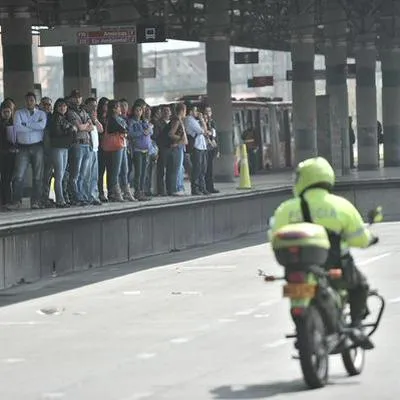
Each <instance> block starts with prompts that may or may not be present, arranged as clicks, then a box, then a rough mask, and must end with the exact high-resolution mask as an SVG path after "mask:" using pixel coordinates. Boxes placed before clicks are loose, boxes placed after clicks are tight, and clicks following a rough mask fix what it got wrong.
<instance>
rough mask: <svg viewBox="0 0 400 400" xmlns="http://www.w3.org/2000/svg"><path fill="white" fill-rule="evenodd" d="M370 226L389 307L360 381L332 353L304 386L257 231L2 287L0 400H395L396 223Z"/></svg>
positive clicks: (399, 246) (366, 258)
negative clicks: (315, 381)
mask: <svg viewBox="0 0 400 400" xmlns="http://www.w3.org/2000/svg"><path fill="white" fill-rule="evenodd" d="M374 230H375V231H376V232H377V233H378V234H379V235H380V237H381V243H380V244H379V245H378V246H376V247H374V248H371V249H369V250H364V251H357V252H355V255H356V257H357V260H358V262H359V264H360V265H361V266H362V268H363V269H364V270H365V272H366V273H367V275H368V276H369V278H370V281H371V282H372V285H373V286H374V287H377V288H379V289H380V291H381V292H382V294H383V295H384V296H385V297H386V299H387V301H388V305H387V311H386V314H385V316H384V319H383V323H382V326H381V329H380V330H379V331H378V332H377V334H376V336H374V341H375V344H376V349H375V350H374V351H373V352H370V353H369V354H368V357H367V364H366V368H365V371H364V373H363V374H362V375H361V376H359V377H355V378H348V377H346V374H345V370H344V368H343V366H342V365H341V361H340V359H336V358H332V360H331V374H330V375H331V378H330V383H329V385H328V386H327V387H326V388H324V389H322V390H316V391H309V390H306V389H305V386H304V384H303V381H302V376H301V372H300V367H299V364H298V361H295V360H292V359H291V356H292V354H294V350H293V343H292V341H290V340H285V339H284V335H285V334H286V333H291V332H292V330H293V328H292V325H291V321H290V318H289V315H288V303H287V300H284V299H282V298H281V284H280V283H273V284H264V283H263V282H262V281H261V280H260V279H259V278H258V277H257V268H259V267H264V268H265V269H268V270H269V271H271V272H280V271H281V270H280V268H279V267H277V266H276V264H275V262H274V260H273V256H272V254H271V251H270V249H269V246H268V245H266V244H261V245H260V244H259V243H260V242H261V241H262V240H263V237H262V236H257V237H252V238H245V239H242V240H241V241H240V243H239V242H233V243H230V244H222V245H219V246H214V247H211V248H207V249H198V250H193V251H188V252H185V253H180V254H171V255H168V256H164V257H157V258H153V259H150V260H144V261H142V262H140V263H136V264H135V265H134V266H132V265H125V266H121V267H118V268H117V267H116V268H113V269H111V270H110V269H108V270H96V271H88V272H87V273H83V274H79V275H71V276H69V277H62V278H56V279H54V280H51V281H48V282H44V283H43V282H42V283H39V284H35V285H29V286H25V287H22V288H18V289H15V290H12V291H8V292H5V293H1V294H0V306H2V307H1V308H0V343H1V347H0V377H1V385H0V399H4V400H36V399H71V400H92V399H93V400H138V399H144V400H164V399H168V400H206V399H269V398H273V399H285V400H286V399H289V400H291V399H293V400H295V399H296V400H297V399H307V400H312V399H320V398H323V399H324V400H330V399H335V400H337V399H338V398H341V399H358V398H360V399H361V398H362V399H364V400H367V399H371V400H372V399H374V400H377V399H379V400H386V399H387V400H389V399H390V400H392V399H393V400H394V399H398V398H399V393H400V379H399V374H400V361H399V354H400V341H399V330H400V266H399V265H398V259H399V258H400V252H399V250H400V243H399V240H398V237H399V236H400V224H399V225H396V224H382V225H380V226H376V227H374ZM235 248H236V249H237V250H232V249H235ZM156 265H163V266H161V267H158V268H152V269H146V268H148V267H152V266H156ZM133 269H135V270H137V271H136V272H134V271H133ZM140 269H141V270H140ZM57 291H61V292H60V293H56V292H57ZM52 293H54V294H52ZM38 295H40V296H43V297H37V296H38ZM35 296H36V298H34V297H35Z"/></svg>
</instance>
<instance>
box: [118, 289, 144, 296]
mask: <svg viewBox="0 0 400 400" xmlns="http://www.w3.org/2000/svg"><path fill="white" fill-rule="evenodd" d="M141 293H142V292H141V291H140V290H133V291H128V292H123V294H124V295H125V296H138V295H140V294H141Z"/></svg>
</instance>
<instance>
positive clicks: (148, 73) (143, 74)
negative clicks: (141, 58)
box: [139, 67, 157, 79]
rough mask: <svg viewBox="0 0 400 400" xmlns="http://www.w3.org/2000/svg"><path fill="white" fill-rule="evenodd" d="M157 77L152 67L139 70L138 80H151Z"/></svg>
mask: <svg viewBox="0 0 400 400" xmlns="http://www.w3.org/2000/svg"><path fill="white" fill-rule="evenodd" d="M156 76H157V70H156V68H154V67H143V68H140V69H139V78H142V79H152V78H155V77H156Z"/></svg>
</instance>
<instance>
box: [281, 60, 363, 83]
mask: <svg viewBox="0 0 400 400" xmlns="http://www.w3.org/2000/svg"><path fill="white" fill-rule="evenodd" d="M346 72H347V79H354V78H355V77H356V64H347V67H346ZM314 79H315V80H316V81H324V80H325V79H326V70H325V69H316V70H315V71H314ZM286 80H287V81H292V80H293V71H292V70H288V71H286Z"/></svg>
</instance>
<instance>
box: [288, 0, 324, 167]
mask: <svg viewBox="0 0 400 400" xmlns="http://www.w3.org/2000/svg"><path fill="white" fill-rule="evenodd" d="M297 4H298V6H299V7H300V11H299V12H298V13H297V15H296V16H293V19H292V28H293V33H292V53H291V54H292V69H293V80H292V98H293V128H294V138H295V162H296V163H299V162H300V161H303V160H305V159H307V158H309V157H315V156H316V155H317V153H318V151H317V110H316V96H315V78H314V58H315V43H314V12H313V7H314V6H313V1H310V0H299V1H298V2H297Z"/></svg>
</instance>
